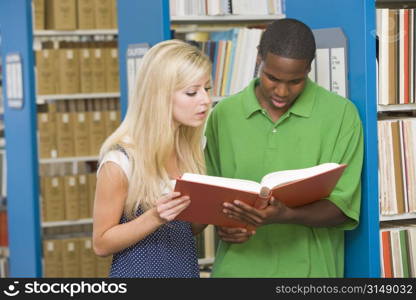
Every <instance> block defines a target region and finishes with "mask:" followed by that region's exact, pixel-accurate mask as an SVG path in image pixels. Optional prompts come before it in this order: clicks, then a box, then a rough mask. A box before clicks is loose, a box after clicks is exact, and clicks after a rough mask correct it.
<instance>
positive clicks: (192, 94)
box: [186, 92, 196, 97]
mask: <svg viewBox="0 0 416 300" xmlns="http://www.w3.org/2000/svg"><path fill="white" fill-rule="evenodd" d="M186 95H187V96H189V97H193V96H195V95H196V92H186Z"/></svg>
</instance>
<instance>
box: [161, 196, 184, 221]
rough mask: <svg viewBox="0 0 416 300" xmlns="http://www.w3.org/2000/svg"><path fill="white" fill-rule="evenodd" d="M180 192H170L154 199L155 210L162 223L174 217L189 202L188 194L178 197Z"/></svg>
mask: <svg viewBox="0 0 416 300" xmlns="http://www.w3.org/2000/svg"><path fill="white" fill-rule="evenodd" d="M180 194H181V193H179V192H171V193H168V194H166V195H163V196H162V197H160V199H158V200H157V201H156V211H157V213H158V215H159V218H161V219H162V220H163V221H164V223H166V222H169V221H172V220H173V219H175V217H176V216H177V215H179V214H180V213H181V212H182V211H183V210H184V209H185V208H187V207H188V205H189V204H190V203H191V200H190V199H189V196H182V197H179V196H180Z"/></svg>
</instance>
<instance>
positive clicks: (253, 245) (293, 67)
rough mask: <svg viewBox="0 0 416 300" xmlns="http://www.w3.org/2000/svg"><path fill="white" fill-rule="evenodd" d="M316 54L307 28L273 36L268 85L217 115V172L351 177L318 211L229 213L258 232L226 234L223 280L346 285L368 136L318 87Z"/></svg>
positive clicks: (257, 83)
mask: <svg viewBox="0 0 416 300" xmlns="http://www.w3.org/2000/svg"><path fill="white" fill-rule="evenodd" d="M315 50H316V46H315V40H314V37H313V34H312V31H311V30H310V28H309V27H308V26H306V25H305V24H303V23H302V22H300V21H297V20H294V19H281V20H277V21H275V22H273V23H272V24H271V25H270V26H269V27H268V28H267V29H266V31H265V32H264V34H263V36H262V38H261V41H260V45H259V53H258V60H259V63H260V68H259V78H256V79H254V80H253V81H252V82H251V83H250V84H249V85H248V86H247V87H246V88H245V89H244V90H243V91H241V92H240V93H238V94H236V95H233V96H231V97H229V98H228V99H224V100H222V101H221V102H220V103H219V104H218V105H217V106H216V107H215V109H214V110H213V111H212V113H211V116H210V118H209V121H208V124H207V129H206V137H207V146H206V152H205V154H206V161H207V170H208V173H209V175H214V176H223V177H232V178H243V179H250V180H256V181H259V180H260V178H261V177H262V176H264V175H265V174H267V173H269V172H274V171H280V170H289V169H300V168H307V167H312V166H314V165H317V164H321V163H325V162H336V163H344V164H347V165H348V167H347V168H346V169H345V171H344V173H343V176H342V177H341V179H340V180H339V182H338V184H337V186H336V188H335V189H334V191H333V192H332V194H331V195H330V196H329V197H328V198H327V199H322V200H319V201H317V202H315V203H313V204H309V205H305V206H303V207H299V208H294V209H291V208H288V207H286V206H285V205H284V204H283V203H281V202H279V199H273V200H272V201H270V203H269V205H268V206H267V207H266V208H265V209H263V210H260V209H254V208H251V207H249V206H247V205H244V204H243V203H241V202H239V201H238V200H236V201H234V203H233V204H229V205H226V206H225V207H224V212H225V213H226V214H227V215H228V216H229V217H231V218H236V219H240V220H243V221H245V222H247V223H249V224H252V225H255V226H257V229H256V232H255V234H254V232H246V231H245V230H244V229H241V228H237V229H231V228H218V234H219V236H220V238H221V241H220V245H219V248H218V250H217V254H216V260H215V263H214V268H213V277H343V276H344V230H350V229H353V228H355V227H356V226H357V224H358V220H359V212H360V197H361V186H360V175H361V168H362V160H363V137H362V126H361V121H360V118H359V115H358V113H357V110H356V108H355V106H354V105H353V103H352V102H350V101H349V100H347V99H345V98H343V97H340V96H338V95H336V94H334V93H331V92H329V91H327V90H325V89H324V88H322V87H320V86H318V85H317V84H315V83H314V82H312V81H310V80H309V79H308V76H307V74H308V73H309V71H310V65H311V62H312V60H313V58H314V57H315Z"/></svg>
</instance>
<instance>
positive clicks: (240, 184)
mask: <svg viewBox="0 0 416 300" xmlns="http://www.w3.org/2000/svg"><path fill="white" fill-rule="evenodd" d="M345 168H346V165H345V164H337V163H324V164H321V165H317V166H314V167H311V168H306V169H297V170H285V171H278V172H274V173H269V174H267V175H265V176H264V177H263V178H262V180H261V182H260V183H258V182H255V181H251V180H243V179H234V178H225V177H215V176H208V175H199V174H191V173H185V174H183V176H182V177H181V178H180V179H177V180H176V185H175V191H178V192H180V193H181V194H182V195H188V196H190V198H191V204H190V205H189V206H188V207H187V208H186V209H185V210H184V211H182V212H181V213H180V214H179V215H178V216H177V217H176V219H177V220H184V221H190V222H195V223H200V224H214V225H219V226H228V227H246V224H242V223H240V222H238V221H236V220H234V219H231V218H228V217H227V216H226V215H225V214H224V213H223V212H222V210H223V208H224V207H223V203H224V202H232V201H234V200H240V201H243V202H245V203H247V204H249V205H251V206H253V207H256V208H258V209H263V208H265V207H266V206H267V205H268V201H269V199H270V198H271V197H272V196H274V197H275V198H276V199H277V200H279V201H282V202H283V203H284V204H285V205H287V206H289V207H296V206H302V205H305V204H308V203H311V202H314V201H317V200H320V199H322V198H325V197H327V196H329V194H330V193H331V192H332V190H333V189H334V187H335V185H336V184H337V182H338V180H339V178H340V177H341V175H342V173H343V171H344V169H345Z"/></svg>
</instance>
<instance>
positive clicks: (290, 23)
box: [258, 18, 316, 62]
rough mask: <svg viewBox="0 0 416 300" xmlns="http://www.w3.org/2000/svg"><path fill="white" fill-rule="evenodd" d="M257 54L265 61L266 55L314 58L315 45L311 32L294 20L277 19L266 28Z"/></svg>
mask: <svg viewBox="0 0 416 300" xmlns="http://www.w3.org/2000/svg"><path fill="white" fill-rule="evenodd" d="M258 50H259V54H260V56H261V58H262V59H266V55H267V53H269V52H270V53H272V54H275V55H279V56H282V57H286V58H294V59H306V60H308V61H309V62H312V60H313V59H314V58H315V51H316V44H315V38H314V36H313V33H312V30H311V29H310V28H309V27H308V26H307V25H306V24H304V23H302V22H301V21H299V20H296V19H289V18H288V19H279V20H276V21H274V22H273V23H271V24H270V25H268V26H267V28H266V31H264V33H263V35H262V37H261V40H260V45H259V49H258Z"/></svg>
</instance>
